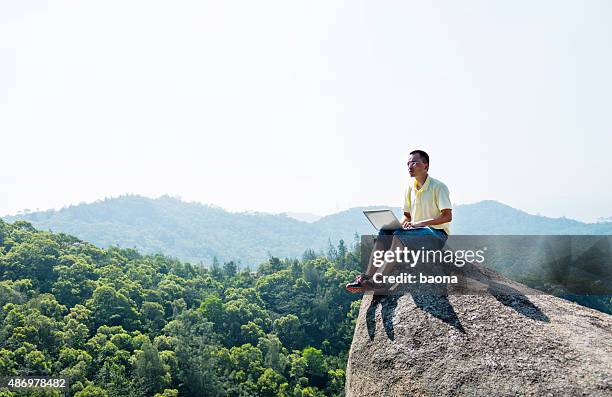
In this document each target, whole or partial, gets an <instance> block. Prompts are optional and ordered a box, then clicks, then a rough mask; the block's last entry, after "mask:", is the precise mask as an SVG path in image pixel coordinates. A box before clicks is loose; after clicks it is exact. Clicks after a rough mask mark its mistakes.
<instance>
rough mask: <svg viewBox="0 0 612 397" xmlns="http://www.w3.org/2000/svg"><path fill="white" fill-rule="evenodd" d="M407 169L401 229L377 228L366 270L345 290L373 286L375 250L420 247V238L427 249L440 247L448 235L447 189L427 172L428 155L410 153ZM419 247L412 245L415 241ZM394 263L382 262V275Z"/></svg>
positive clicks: (450, 209) (421, 152) (449, 210)
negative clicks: (425, 242)
mask: <svg viewBox="0 0 612 397" xmlns="http://www.w3.org/2000/svg"><path fill="white" fill-rule="evenodd" d="M408 171H409V172H410V176H411V177H412V178H414V180H413V183H412V184H409V185H408V189H406V195H405V198H404V207H403V212H404V215H403V216H402V219H401V220H400V223H401V225H402V228H400V229H396V230H381V231H380V232H379V233H378V238H377V239H376V243H375V245H374V248H373V250H372V256H371V257H370V261H369V263H368V267H367V269H366V272H365V273H363V274H360V275H359V276H357V278H356V279H355V280H354V281H353V282H350V283H348V284H346V289H347V291H349V292H363V291H365V290H366V289H368V288H370V289H375V288H376V285H375V283H373V280H372V276H373V275H374V273H375V272H376V270H377V268H376V267H375V266H374V265H373V256H374V252H375V251H381V250H382V251H386V250H388V249H391V250H392V251H393V250H395V248H396V247H403V246H406V247H408V248H411V249H419V248H421V243H422V241H423V240H424V239H426V240H427V241H428V245H429V246H428V247H427V248H428V249H442V247H444V244H445V243H446V239H447V238H448V234H449V225H450V222H451V220H452V219H453V216H452V205H451V201H450V197H449V193H448V188H447V187H446V185H445V184H444V183H442V182H440V181H439V180H437V179H434V178H432V177H430V176H429V175H428V171H429V155H428V154H427V153H425V152H424V151H422V150H414V151H412V152H410V157H409V158H408ZM417 241H418V243H416V244H418V245H419V246H418V247H417V246H415V245H416V244H415V242H417ZM393 265H394V263H385V265H383V266H382V267H381V270H382V272H383V274H388V273H389V272H390V271H391V269H392V267H393Z"/></svg>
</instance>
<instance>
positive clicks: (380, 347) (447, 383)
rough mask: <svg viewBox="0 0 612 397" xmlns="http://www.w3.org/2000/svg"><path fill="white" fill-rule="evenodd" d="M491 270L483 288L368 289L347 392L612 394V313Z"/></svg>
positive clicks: (354, 338) (354, 339)
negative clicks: (466, 291) (462, 291)
mask: <svg viewBox="0 0 612 397" xmlns="http://www.w3.org/2000/svg"><path fill="white" fill-rule="evenodd" d="M487 273H488V272H487ZM487 276H489V277H491V278H492V281H491V283H490V285H495V286H497V288H493V289H491V288H490V289H489V290H488V292H487V293H482V294H478V295H452V294H449V296H448V297H444V296H431V295H429V296H427V295H416V294H415V295H414V296H413V295H411V294H405V295H401V296H373V295H365V296H364V298H363V301H362V304H361V309H360V312H359V317H358V319H357V325H356V328H355V334H354V336H353V343H352V346H351V351H350V354H349V360H348V366H347V378H346V395H347V396H348V397H355V396H525V395H527V396H612V316H610V315H607V314H605V313H601V312H598V311H596V310H592V309H588V308H586V307H582V306H579V305H577V304H574V303H572V302H569V301H566V300H563V299H559V298H555V297H553V296H548V295H542V294H539V293H538V292H536V291H533V290H529V289H528V288H527V287H525V286H523V285H521V284H517V283H513V282H511V281H509V280H507V279H504V278H502V277H501V276H499V275H495V274H493V273H488V274H487ZM500 291H501V292H500ZM508 291H512V293H508ZM519 291H520V292H519ZM538 294H539V295H538Z"/></svg>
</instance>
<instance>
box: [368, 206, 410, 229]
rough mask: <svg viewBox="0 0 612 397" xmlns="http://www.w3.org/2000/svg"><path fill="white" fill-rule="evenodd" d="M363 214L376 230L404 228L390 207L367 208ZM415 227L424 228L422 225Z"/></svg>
mask: <svg viewBox="0 0 612 397" xmlns="http://www.w3.org/2000/svg"><path fill="white" fill-rule="evenodd" d="M363 214H364V215H365V216H366V218H368V220H369V221H370V223H371V224H372V226H374V227H375V228H376V230H396V229H401V228H402V225H401V224H400V222H399V220H398V219H397V217H396V216H395V214H394V213H393V211H391V210H389V209H380V210H365V211H363ZM415 229H422V227H415Z"/></svg>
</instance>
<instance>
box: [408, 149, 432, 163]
mask: <svg viewBox="0 0 612 397" xmlns="http://www.w3.org/2000/svg"><path fill="white" fill-rule="evenodd" d="M410 154H418V155H419V157H420V158H421V160H423V161H424V162H425V163H427V164H429V155H428V154H427V153H425V152H424V151H423V150H413V151H412V152H410Z"/></svg>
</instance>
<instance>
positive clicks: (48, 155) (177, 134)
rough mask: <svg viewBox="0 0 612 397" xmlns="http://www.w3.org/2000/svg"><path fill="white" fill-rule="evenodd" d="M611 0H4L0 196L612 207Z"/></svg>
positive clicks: (16, 201) (25, 203)
mask: <svg viewBox="0 0 612 397" xmlns="http://www.w3.org/2000/svg"><path fill="white" fill-rule="evenodd" d="M611 17H612V2H609V1H607V0H602V1H593V0H586V1H577V0H576V1H561V0H555V1H544V0H542V1H536V2H533V1H524V0H519V1H502V0H500V1H467V0H466V1H455V0H452V1H436V2H423V1H419V2H417V1H385V0H381V1H376V2H372V1H358V0H350V1H348V0H347V1H335V0H323V1H316V0H315V1H308V2H303V1H287V0H279V1H265V0H262V1H233V0H228V1H181V2H168V1H163V2H162V1H150V0H147V1H131V0H121V1H60V0H56V1H53V2H47V1H27V0H23V1H8V0H0V154H1V163H0V164H2V169H3V173H2V178H0V214H2V215H6V214H13V213H16V212H18V211H21V210H24V209H29V210H36V209H40V210H44V209H49V208H61V207H63V206H66V205H70V204H77V203H80V202H92V201H95V200H99V199H103V198H105V197H115V196H118V195H122V194H128V193H129V194H141V195H144V196H148V197H158V196H160V195H164V194H169V195H172V196H180V197H181V198H183V199H184V200H187V201H198V202H202V203H210V204H215V205H218V206H221V207H223V208H226V209H228V210H231V211H244V210H252V211H262V212H284V211H293V212H309V213H316V214H321V215H323V214H328V213H332V212H336V211H340V210H343V209H346V208H349V207H354V206H361V205H393V206H400V205H401V203H402V196H403V192H404V189H405V188H406V186H407V184H408V183H409V180H408V178H409V176H408V172H407V168H406V161H407V158H408V153H409V152H410V151H411V150H414V149H423V150H426V151H427V152H428V153H429V155H430V158H431V163H430V175H431V176H432V177H434V178H437V179H439V180H441V181H443V182H444V183H446V185H447V186H448V187H449V189H450V193H451V199H452V201H453V203H456V204H464V203H473V202H477V201H481V200H498V201H501V202H503V203H505V204H508V205H511V206H513V207H515V208H519V209H521V210H524V211H527V212H529V213H533V214H541V215H546V216H552V217H558V216H566V217H569V218H574V219H578V220H582V221H594V220H595V219H597V218H598V217H608V216H612V205H611V203H612V188H611V187H610V183H609V182H607V181H608V180H609V174H610V172H611V171H612V159H611V157H612V156H611V155H610V148H611V147H612V133H611V132H612V131H611V130H612V112H611V109H612V106H611V105H612V74H611V73H610V70H612V51H610V49H611V48H612V26H611V25H610V23H609V21H610V19H611Z"/></svg>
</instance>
